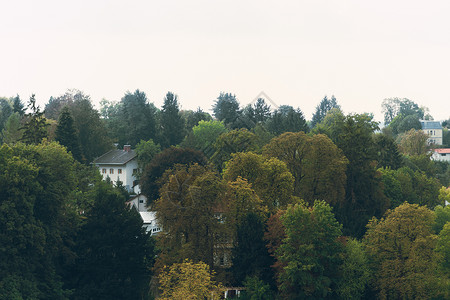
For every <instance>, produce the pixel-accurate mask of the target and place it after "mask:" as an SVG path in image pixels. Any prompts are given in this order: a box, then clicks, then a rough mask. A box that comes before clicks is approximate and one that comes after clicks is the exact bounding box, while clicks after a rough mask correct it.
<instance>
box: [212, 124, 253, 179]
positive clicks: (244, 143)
mask: <svg viewBox="0 0 450 300" xmlns="http://www.w3.org/2000/svg"><path fill="white" fill-rule="evenodd" d="M257 149H258V138H257V136H256V135H255V134H254V133H253V132H251V131H248V130H247V129H245V128H241V129H235V130H232V131H229V132H225V133H222V134H221V135H220V136H219V137H218V138H217V139H216V142H215V143H214V150H215V151H214V154H213V155H212V156H211V161H212V162H213V163H214V164H215V165H216V167H217V168H218V169H219V171H221V170H222V168H223V167H224V163H225V162H226V161H228V160H229V159H230V158H231V154H232V153H237V152H245V151H256V150H257Z"/></svg>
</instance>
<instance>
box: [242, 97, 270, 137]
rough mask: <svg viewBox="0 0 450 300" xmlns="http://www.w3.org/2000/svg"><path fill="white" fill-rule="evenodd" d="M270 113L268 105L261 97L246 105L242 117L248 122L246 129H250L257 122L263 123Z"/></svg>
mask: <svg viewBox="0 0 450 300" xmlns="http://www.w3.org/2000/svg"><path fill="white" fill-rule="evenodd" d="M270 115H271V112H270V105H268V104H266V101H264V99H263V98H258V100H256V102H255V103H253V105H252V104H249V105H247V106H246V107H245V108H244V111H243V117H244V118H245V119H246V120H248V123H249V126H248V127H249V128H248V129H252V128H253V127H255V126H256V124H258V123H264V122H265V121H266V120H268V119H269V118H270Z"/></svg>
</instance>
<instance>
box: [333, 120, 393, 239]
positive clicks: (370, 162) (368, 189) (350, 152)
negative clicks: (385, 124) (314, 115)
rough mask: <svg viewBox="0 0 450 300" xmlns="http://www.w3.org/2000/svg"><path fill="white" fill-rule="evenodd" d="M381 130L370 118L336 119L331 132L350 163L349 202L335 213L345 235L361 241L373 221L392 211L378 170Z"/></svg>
mask: <svg viewBox="0 0 450 300" xmlns="http://www.w3.org/2000/svg"><path fill="white" fill-rule="evenodd" d="M377 129H378V123H377V122H375V121H373V116H372V115H369V114H356V115H348V116H345V118H343V119H342V118H340V117H339V118H336V122H335V123H334V124H333V127H332V128H328V129H327V130H328V132H329V133H330V137H331V138H332V139H334V140H333V141H334V142H335V144H336V145H337V146H338V147H339V148H340V149H341V150H342V152H343V153H344V155H345V157H346V158H347V159H348V161H349V163H348V165H347V170H346V175H347V177H346V180H347V182H346V186H345V200H344V201H343V202H341V203H339V205H337V206H336V207H335V209H336V217H337V219H338V220H339V222H341V223H342V224H343V226H344V233H345V234H346V235H350V236H353V237H361V236H362V235H363V234H364V231H365V225H366V224H367V222H368V221H369V219H370V218H372V216H378V217H380V216H381V215H382V214H383V213H384V212H385V210H386V209H387V208H388V207H389V202H388V199H387V198H386V197H385V196H384V194H383V187H382V184H381V180H380V174H379V173H378V172H377V169H376V160H377V152H376V145H375V142H374V139H373V133H374V131H375V130H377Z"/></svg>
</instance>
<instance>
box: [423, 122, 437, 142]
mask: <svg viewBox="0 0 450 300" xmlns="http://www.w3.org/2000/svg"><path fill="white" fill-rule="evenodd" d="M420 124H422V130H423V132H424V133H425V134H428V136H429V137H428V140H427V142H428V145H442V126H441V123H440V122H438V121H427V120H420Z"/></svg>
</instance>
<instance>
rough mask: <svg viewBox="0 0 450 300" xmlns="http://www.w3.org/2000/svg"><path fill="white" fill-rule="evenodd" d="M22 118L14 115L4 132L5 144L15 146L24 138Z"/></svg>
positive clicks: (11, 116)
mask: <svg viewBox="0 0 450 300" xmlns="http://www.w3.org/2000/svg"><path fill="white" fill-rule="evenodd" d="M21 127H22V126H21V117H20V115H19V114H18V113H12V114H11V115H10V116H9V118H8V120H7V121H6V124H5V128H3V130H2V134H1V140H2V141H3V143H5V144H9V145H13V144H15V143H17V142H18V141H20V139H21V138H22V131H21V130H20V128H21Z"/></svg>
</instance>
